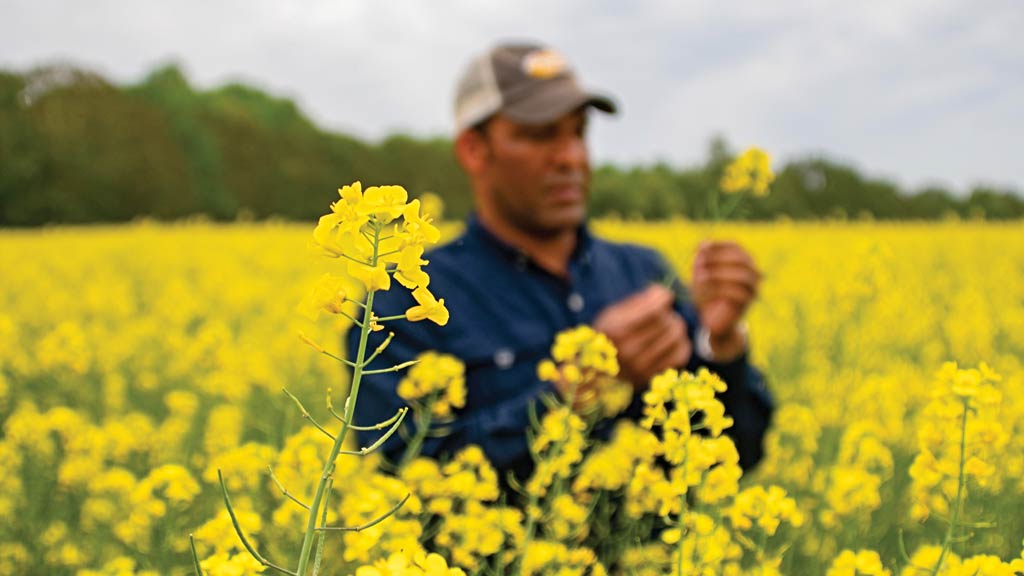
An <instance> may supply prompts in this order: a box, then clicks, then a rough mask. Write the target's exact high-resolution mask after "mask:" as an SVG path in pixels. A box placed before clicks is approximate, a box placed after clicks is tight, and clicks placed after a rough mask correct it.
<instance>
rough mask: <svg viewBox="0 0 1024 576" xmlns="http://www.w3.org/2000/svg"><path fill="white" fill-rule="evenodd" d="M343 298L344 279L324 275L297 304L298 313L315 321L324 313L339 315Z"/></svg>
mask: <svg viewBox="0 0 1024 576" xmlns="http://www.w3.org/2000/svg"><path fill="white" fill-rule="evenodd" d="M345 298H346V292H345V278H343V277H341V276H335V275H333V274H324V275H323V276H321V277H320V279H319V280H317V282H316V284H314V285H313V289H312V290H310V292H309V294H307V295H306V297H305V298H303V299H302V302H300V303H299V306H298V311H299V313H300V314H302V315H303V316H305V317H306V318H309V319H310V320H316V319H317V318H319V317H320V313H321V312H324V311H326V312H328V313H329V314H340V313H341V311H342V305H343V304H345Z"/></svg>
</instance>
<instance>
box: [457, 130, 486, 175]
mask: <svg viewBox="0 0 1024 576" xmlns="http://www.w3.org/2000/svg"><path fill="white" fill-rule="evenodd" d="M489 153H490V151H489V150H488V143H487V137H486V136H485V135H484V134H483V133H481V132H480V131H479V130H463V131H462V133H461V134H459V135H458V136H457V137H456V138H455V159H456V160H458V161H459V164H460V165H461V166H462V169H463V170H465V171H466V173H467V174H469V175H470V176H473V175H476V174H479V173H480V172H481V171H482V170H483V169H484V166H485V163H486V161H487V155H488V154H489Z"/></svg>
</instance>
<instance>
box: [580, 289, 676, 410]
mask: <svg viewBox="0 0 1024 576" xmlns="http://www.w3.org/2000/svg"><path fill="white" fill-rule="evenodd" d="M674 299H675V296H674V294H673V293H672V291H671V290H669V289H668V288H666V287H665V286H662V285H658V284H656V285H654V286H651V287H650V288H647V289H646V290H643V291H641V292H638V293H637V294H634V295H632V296H630V297H629V298H626V299H624V300H621V301H619V302H616V303H615V304H612V305H611V306H609V307H607V308H605V309H604V310H603V311H601V313H600V314H598V316H597V318H596V319H595V320H594V329H595V330H598V331H599V332H603V333H604V334H605V335H606V336H608V338H609V339H610V340H611V341H612V343H613V344H615V347H616V348H617V349H618V351H619V367H620V374H619V376H620V377H621V378H623V379H625V380H628V381H630V382H632V383H633V388H634V389H635V390H645V389H646V388H647V386H648V385H649V383H650V381H651V378H653V377H654V376H655V375H656V374H658V373H660V372H662V371H664V370H665V369H667V368H680V367H682V366H685V365H686V363H687V362H688V361H689V360H690V354H691V353H692V352H693V344H692V343H691V342H690V338H689V337H688V336H687V334H686V321H685V320H683V317H682V316H680V315H679V313H678V312H676V311H675V309H674V308H672V302H673V301H674Z"/></svg>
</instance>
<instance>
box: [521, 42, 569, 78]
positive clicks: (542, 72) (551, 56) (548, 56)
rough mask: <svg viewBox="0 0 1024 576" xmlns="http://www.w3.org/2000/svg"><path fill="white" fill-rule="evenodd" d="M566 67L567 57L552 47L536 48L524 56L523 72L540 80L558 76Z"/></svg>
mask: <svg viewBox="0 0 1024 576" xmlns="http://www.w3.org/2000/svg"><path fill="white" fill-rule="evenodd" d="M566 68H567V63H566V61H565V58H563V57H562V55H561V54H559V53H558V52H556V51H554V50H551V49H550V48H546V49H543V50H534V51H533V52H530V53H529V54H527V55H526V56H524V57H523V72H525V73H526V75H527V76H529V77H531V78H536V79H538V80H546V79H548V78H552V77H554V76H558V75H559V74H561V73H562V72H564V71H565V69H566Z"/></svg>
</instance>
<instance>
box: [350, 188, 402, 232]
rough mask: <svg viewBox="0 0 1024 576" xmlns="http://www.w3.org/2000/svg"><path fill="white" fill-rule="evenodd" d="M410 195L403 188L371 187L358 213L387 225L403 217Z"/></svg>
mask: <svg viewBox="0 0 1024 576" xmlns="http://www.w3.org/2000/svg"><path fill="white" fill-rule="evenodd" d="M408 199H409V193H408V192H406V191H405V188H402V187H401V186H371V187H369V188H367V189H366V192H365V193H364V194H363V197H362V200H361V201H360V202H359V204H358V205H357V206H356V211H357V212H358V213H359V214H362V215H365V216H371V217H373V218H375V219H376V220H377V221H378V222H380V223H382V224H387V223H389V222H391V221H392V220H394V219H395V218H398V217H399V216H401V215H402V210H404V209H405V202H406V200H408Z"/></svg>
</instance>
